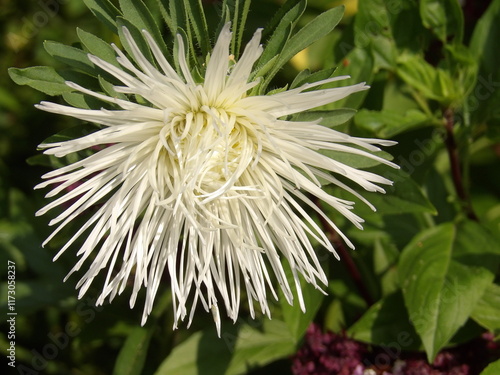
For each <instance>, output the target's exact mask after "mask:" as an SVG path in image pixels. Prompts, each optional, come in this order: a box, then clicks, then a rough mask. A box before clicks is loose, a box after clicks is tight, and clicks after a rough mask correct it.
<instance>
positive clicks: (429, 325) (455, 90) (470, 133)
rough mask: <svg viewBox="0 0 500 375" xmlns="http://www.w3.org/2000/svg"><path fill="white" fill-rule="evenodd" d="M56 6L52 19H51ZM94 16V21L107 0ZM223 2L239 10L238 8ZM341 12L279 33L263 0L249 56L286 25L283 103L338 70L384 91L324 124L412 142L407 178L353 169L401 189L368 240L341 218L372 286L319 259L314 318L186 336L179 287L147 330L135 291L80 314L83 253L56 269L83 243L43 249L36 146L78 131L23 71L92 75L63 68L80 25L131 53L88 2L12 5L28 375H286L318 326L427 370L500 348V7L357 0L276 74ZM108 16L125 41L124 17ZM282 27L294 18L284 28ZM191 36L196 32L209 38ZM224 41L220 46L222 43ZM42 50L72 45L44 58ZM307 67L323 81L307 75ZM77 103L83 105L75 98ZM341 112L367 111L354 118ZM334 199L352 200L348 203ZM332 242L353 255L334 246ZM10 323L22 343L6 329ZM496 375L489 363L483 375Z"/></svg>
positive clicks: (1, 153)
mask: <svg viewBox="0 0 500 375" xmlns="http://www.w3.org/2000/svg"><path fill="white" fill-rule="evenodd" d="M49 3H50V4H52V8H50V7H49V8H47V7H44V6H43V4H49ZM85 3H87V5H90V7H91V8H93V9H94V10H95V9H98V7H99V6H101V5H102V4H108V1H107V0H86V1H85ZM114 3H115V4H117V5H120V6H121V9H122V11H123V13H124V18H125V21H123V22H130V23H132V24H136V25H137V24H138V23H140V22H142V21H140V19H141V18H140V17H139V18H134V17H133V15H134V12H135V11H136V10H137V8H136V7H139V9H140V5H141V4H142V2H140V1H136V2H131V1H124V0H123V1H120V2H118V1H117V2H114ZM118 3H119V4H118ZM145 3H146V4H147V5H148V7H149V9H150V11H151V14H152V16H153V18H154V19H156V20H158V21H160V20H161V19H162V17H163V16H164V13H162V4H163V5H165V4H167V3H169V2H168V1H166V0H165V1H159V2H157V1H145ZM172 3H173V4H175V3H177V2H175V1H174V2H172ZM191 3H193V4H194V3H196V2H191ZM225 3H227V4H228V6H229V7H234V3H233V2H232V1H227V2H225ZM238 3H239V4H240V6H239V8H238V11H239V12H240V13H239V14H241V15H244V14H245V6H244V5H245V4H246V2H243V1H240V2H238ZM340 3H342V2H341V1H326V0H315V1H309V3H308V5H307V6H306V3H305V1H298V0H289V1H288V3H287V4H285V7H287V8H284V9H286V10H285V11H283V13H281V16H282V18H279V19H274V20H273V18H272V16H273V15H274V14H275V13H276V12H277V11H278V9H279V6H280V2H278V1H264V0H254V1H253V2H252V7H251V8H250V11H249V12H248V16H247V24H246V27H245V29H244V32H243V33H242V36H243V39H242V40H243V41H242V43H243V45H244V43H245V41H246V40H248V36H250V35H251V34H252V33H253V31H254V30H255V29H256V28H257V27H263V26H266V25H269V24H271V25H274V27H277V28H278V29H279V30H280V33H278V34H276V35H279V37H276V36H274V34H272V32H271V31H272V29H270V30H269V29H267V30H266V31H267V32H268V34H265V38H271V39H265V40H264V43H266V40H267V42H269V45H271V46H272V48H274V50H273V51H274V52H273V53H270V54H269V61H271V62H273V64H275V65H272V64H271V65H270V66H271V70H270V71H271V72H272V73H274V74H276V75H275V76H274V77H273V79H272V80H271V79H269V80H267V81H266V80H264V83H265V85H269V86H268V88H270V89H275V88H281V87H284V86H285V85H287V84H289V85H291V86H292V87H293V86H297V85H299V84H301V83H303V82H307V81H314V80H318V79H321V78H322V77H323V76H329V75H331V74H332V71H333V70H332V68H334V67H338V69H337V70H336V72H335V74H336V75H342V74H349V75H351V76H352V79H351V81H350V82H353V83H356V82H360V81H366V82H368V83H369V84H370V85H371V86H372V88H371V89H370V90H369V91H368V92H364V93H363V94H358V95H355V96H351V97H349V98H346V99H344V100H342V101H340V102H338V103H334V104H332V105H329V106H326V107H324V108H322V109H321V110H323V111H325V112H324V115H325V118H326V120H327V121H328V124H329V126H332V127H335V128H336V129H339V130H341V131H345V132H349V133H350V134H354V135H359V136H365V137H380V138H387V139H394V140H397V141H398V142H399V144H398V146H395V147H393V148H391V149H390V150H387V151H388V152H390V154H392V156H393V158H394V161H395V162H396V163H397V164H399V165H400V166H401V167H402V169H401V171H393V170H388V169H383V168H381V167H380V166H375V165H373V164H369V165H366V164H363V161H360V160H358V159H356V158H348V159H347V160H345V161H346V162H347V163H350V164H351V165H353V166H357V167H364V168H369V169H372V170H374V171H377V173H380V174H382V175H384V176H386V177H388V178H391V179H392V180H394V181H395V185H394V188H392V189H389V191H388V193H387V194H386V195H385V196H381V195H376V194H371V193H368V194H367V193H363V195H364V196H366V197H367V198H368V200H369V201H370V202H372V203H373V204H374V205H375V206H376V207H377V209H378V211H377V212H376V213H373V212H371V211H370V210H369V209H367V208H366V207H364V206H363V204H362V203H361V202H359V204H357V205H356V210H357V212H358V213H359V214H360V216H362V217H364V218H365V219H366V223H365V229H364V230H363V231H359V230H357V229H356V228H350V227H349V226H348V225H347V223H345V222H344V221H345V220H344V219H343V218H342V217H339V216H338V215H336V214H335V213H333V212H331V213H330V214H331V217H332V219H333V220H334V221H335V222H336V223H338V225H339V226H340V227H341V228H342V229H343V230H344V231H345V232H346V233H347V235H348V236H349V238H350V239H351V240H352V241H353V242H354V243H355V244H356V251H355V252H351V251H350V252H349V257H352V260H353V262H354V264H355V267H356V268H357V269H358V270H360V273H361V279H360V280H356V279H353V277H352V272H349V268H348V266H347V261H346V260H345V257H344V259H343V260H342V261H340V262H337V261H334V259H333V257H332V256H331V255H328V254H326V253H325V252H324V251H323V250H321V249H318V252H319V253H320V254H321V259H322V262H323V264H324V267H325V269H327V270H328V271H329V275H330V283H329V285H328V287H327V291H328V296H323V295H322V294H321V293H319V292H318V291H316V290H314V289H313V288H312V287H310V286H308V285H304V290H305V297H306V305H307V312H306V314H303V313H302V312H301V311H300V309H299V307H298V306H294V307H290V306H288V305H287V303H286V302H283V301H284V299H282V300H281V301H280V302H274V305H273V307H272V309H273V320H271V321H269V320H267V319H266V318H265V317H258V318H257V320H256V321H252V320H251V319H250V318H249V315H248V313H247V311H243V312H242V314H241V319H240V320H239V321H238V323H237V324H236V325H234V326H233V325H232V324H231V323H230V322H229V321H223V332H222V338H221V339H218V338H217V337H216V332H215V329H214V327H213V322H212V318H211V316H210V315H208V314H205V313H204V312H200V313H199V314H198V316H197V317H196V319H195V320H194V323H193V327H191V328H190V329H189V330H188V329H186V328H185V327H182V328H181V329H179V330H178V331H172V329H171V327H172V322H173V320H172V316H171V306H170V295H169V291H168V287H166V288H164V290H163V293H162V294H161V295H160V297H159V298H158V300H157V303H156V308H155V310H154V313H153V315H152V317H151V318H150V319H149V321H148V323H147V324H146V326H145V327H140V326H139V322H140V316H139V314H140V311H139V310H130V309H129V308H128V298H127V296H126V294H125V295H123V296H121V297H117V298H116V299H115V300H114V302H113V303H112V304H111V305H106V306H104V307H99V308H96V307H95V306H94V301H93V300H92V296H96V295H97V294H98V290H96V288H97V286H94V289H91V290H90V291H89V292H88V293H87V295H88V297H84V299H83V300H81V301H79V300H77V299H76V292H75V291H74V286H75V284H76V281H77V278H76V277H72V278H70V279H69V280H68V281H67V282H66V283H62V279H63V278H64V276H65V274H66V273H67V271H69V270H70V269H71V268H72V264H74V262H75V256H74V255H71V254H69V253H68V254H66V255H65V256H63V257H62V259H61V260H59V261H58V262H56V263H52V261H51V259H52V257H53V255H54V254H55V253H56V252H57V249H58V248H59V247H60V246H61V243H64V239H65V238H68V237H67V236H68V234H69V233H63V234H62V235H61V236H59V237H57V239H56V240H54V241H53V242H51V243H50V244H49V245H48V246H47V247H46V248H41V246H40V244H41V243H42V242H43V240H44V239H45V237H47V236H48V234H49V233H50V230H49V228H48V226H47V224H48V221H49V218H46V217H42V218H35V217H34V212H35V211H36V210H37V209H38V208H40V207H42V206H43V204H44V202H43V198H42V197H43V192H39V191H36V192H34V191H33V190H32V187H33V186H34V185H35V184H36V183H37V182H38V181H39V176H40V175H41V174H43V173H44V172H45V171H47V170H48V167H54V163H55V161H54V160H50V159H47V158H44V157H41V156H39V155H37V153H36V151H35V150H36V146H37V145H38V144H39V143H40V142H41V141H42V140H43V139H45V138H47V137H48V136H50V135H52V134H55V133H58V132H60V131H62V130H64V129H68V128H71V127H73V126H76V125H78V121H76V120H72V119H68V118H63V117H58V116H53V115H50V114H47V113H43V112H40V111H36V110H35V109H34V108H33V104H35V103H38V102H39V101H41V100H44V99H47V98H48V94H49V95H50V94H60V93H63V91H64V90H65V89H64V88H63V87H64V85H62V84H61V83H60V82H59V83H58V82H57V80H58V79H59V78H58V77H59V76H58V75H57V74H56V73H55V71H53V70H48V69H47V68H37V69H31V70H23V69H24V68H27V67H31V66H50V67H54V68H56V70H57V71H58V72H59V73H58V74H60V75H61V76H63V77H76V78H77V79H78V74H80V75H81V73H75V72H74V71H73V70H71V69H69V70H68V66H67V65H65V64H64V63H69V64H70V65H71V64H73V65H75V64H76V65H75V67H76V69H77V70H83V71H85V69H86V68H87V67H86V66H85V63H82V61H80V60H78V53H77V51H74V50H68V49H67V48H66V47H63V46H62V45H60V44H59V43H63V44H66V45H72V44H75V43H78V41H79V38H80V40H82V41H83V39H82V35H83V33H82V31H79V32H78V33H77V31H76V27H78V28H80V29H82V30H85V31H86V32H90V33H92V34H95V35H98V36H99V37H100V38H101V39H102V40H104V41H106V42H108V43H109V42H115V43H119V39H118V37H117V36H116V35H115V34H114V33H113V32H112V30H110V29H109V28H108V27H106V25H104V24H103V23H100V22H99V21H98V20H97V19H96V18H95V17H94V16H93V15H92V13H91V12H90V11H89V10H88V8H87V7H86V6H85V4H84V2H83V1H62V0H59V1H40V2H29V3H20V2H15V1H11V0H2V1H1V2H0V4H1V6H0V21H1V22H0V24H1V25H2V26H0V27H1V28H2V31H1V33H2V34H1V35H2V41H3V43H2V44H1V46H0V49H1V55H2V59H0V65H1V66H0V69H1V71H2V72H3V73H2V74H1V75H0V79H1V81H0V131H1V136H0V258H1V262H0V264H2V265H3V266H1V267H0V274H1V275H2V279H3V280H7V262H8V260H10V261H14V262H15V264H16V311H17V312H18V316H17V324H16V328H17V331H16V358H17V364H18V366H24V367H23V368H24V369H25V370H24V371H27V372H24V373H30V372H29V369H32V370H35V371H40V372H41V373H47V374H69V373H71V374H111V373H113V374H131V375H132V374H157V375H162V374H169V375H170V374H223V373H224V374H240V373H247V372H248V373H252V374H259V373H262V374H264V373H269V372H270V371H279V373H287V371H288V372H289V371H290V370H289V368H290V362H289V359H288V358H289V357H290V356H291V355H293V354H294V353H295V352H296V351H297V349H298V348H299V347H300V345H301V342H302V341H301V340H302V337H303V335H304V333H305V330H306V328H307V326H308V325H309V324H310V323H311V322H312V321H315V322H317V323H319V324H320V325H321V326H322V327H324V328H325V329H329V330H332V331H335V332H340V331H343V330H346V331H347V333H348V335H349V336H351V337H353V338H355V339H357V340H360V341H363V342H367V343H370V344H373V345H375V346H377V345H387V344H389V343H394V342H395V343H398V344H399V345H400V346H401V348H402V349H403V350H422V351H425V353H426V354H427V357H428V359H429V360H430V361H432V359H433V358H434V357H435V356H436V354H437V353H438V352H439V350H441V349H442V348H444V347H446V346H449V345H454V344H457V343H462V342H466V341H468V340H470V339H471V338H474V337H478V336H479V335H480V334H481V333H482V332H485V331H491V332H493V333H494V334H495V335H498V333H499V332H500V285H499V263H500V245H499V244H500V231H499V229H500V201H499V195H500V173H499V170H500V164H499V162H498V159H499V155H500V143H499V142H500V111H499V108H500V106H499V104H500V69H499V63H500V49H499V48H498V41H499V40H500V22H499V21H500V1H499V0H494V1H491V3H490V4H489V7H488V8H487V10H486V6H484V8H485V12H484V13H483V12H480V13H478V15H481V17H480V18H478V17H476V16H475V15H471V14H468V13H467V12H465V14H464V12H463V9H462V8H461V7H460V5H459V3H458V1H456V0H421V1H414V0H360V1H359V4H357V7H356V6H355V5H356V2H355V1H346V3H347V5H348V8H347V10H348V12H347V14H346V15H345V16H344V18H343V19H342V21H341V22H340V24H339V25H338V26H337V27H336V28H335V29H334V30H333V31H332V32H331V33H329V34H328V35H327V36H326V37H322V38H320V40H319V41H318V42H317V43H315V44H313V45H312V46H311V47H310V48H309V49H308V50H307V53H306V55H300V56H299V57H296V58H295V59H294V63H293V64H286V65H284V66H283V67H282V66H281V65H280V64H279V63H280V62H281V61H283V63H284V62H285V61H286V60H288V58H289V57H291V56H293V55H294V54H295V53H296V52H298V51H299V50H300V49H301V47H303V44H305V43H306V42H307V41H305V40H304V37H309V36H310V38H311V41H312V40H313V39H314V40H315V39H316V37H320V36H322V34H326V33H327V31H328V30H326V29H331V26H333V24H331V22H333V20H334V19H335V17H337V13H335V12H337V11H329V13H327V15H323V16H322V17H324V18H322V20H323V21H313V20H314V17H316V16H318V15H320V14H322V13H323V12H326V11H328V10H329V9H330V8H332V7H333V6H335V5H339V4H340ZM54 4H55V5H54ZM134 4H135V5H134ZM137 4H139V5H137ZM208 6H209V7H211V8H210V9H211V10H210V11H209V12H208V13H207V15H208V22H209V24H217V23H218V20H217V12H216V9H221V8H220V5H219V6H218V5H217V4H215V5H208ZM217 7H219V8H217ZM56 8H57V9H56ZM108 8H109V7H108ZM167 9H168V5H167ZM181 14H182V12H181ZM101 15H102V14H101ZM338 15H340V13H338ZM287 17H288V18H287ZM101 18H104V20H105V21H106V23H108V26H109V25H111V26H112V28H113V22H114V19H113V17H106V16H105V17H101ZM283 18H285V19H287V20H288V19H289V22H288V23H282V24H280V22H279V21H280V20H281V19H283ZM325 20H326V21H328V22H327V23H326V24H322V23H321V22H326V21H325ZM170 22H174V23H176V22H178V23H179V24H180V25H182V22H183V21H182V17H180V18H175V17H173V21H172V19H171V20H170ZM306 25H308V26H306ZM198 26H199V24H198ZM292 26H294V27H295V29H294V30H295V32H296V30H300V28H302V27H304V26H306V27H309V28H310V29H307V30H308V32H307V33H305V32H303V33H302V35H301V37H300V38H298V37H296V38H295V39H294V38H293V37H291V38H290V39H288V41H287V35H289V33H290V31H291V28H292ZM190 27H192V29H191V31H192V32H193V34H196V27H197V24H196V23H193V24H192V25H191V26H190ZM280 27H281V29H280ZM188 29H189V27H188ZM325 30H326V31H325ZM165 31H166V28H162V32H165ZM290 35H293V33H292V34H290ZM210 36H211V38H212V40H211V41H212V42H213V37H214V35H210ZM273 37H274V38H273ZM45 40H52V41H55V42H57V43H52V42H47V43H45V44H44V41H45ZM204 40H205V42H206V43H207V44H206V45H202V43H200V49H201V50H202V52H203V51H204V50H208V49H209V45H208V42H209V40H208V39H204ZM270 41H272V42H273V43H274V44H272V43H270ZM200 42H202V40H201V41H200ZM287 43H288V44H287ZM83 44H85V43H83ZM44 46H45V48H44ZM77 47H78V48H81V46H79V45H77ZM94 47H95V48H97V47H96V46H95V45H94ZM83 48H92V46H91V45H86V46H84V47H83ZM71 51H72V52H71ZM71 53H75V55H72V54H71ZM280 53H281V54H280ZM51 55H52V56H51ZM275 55H276V56H278V57H277V58H276V60H274V61H272V60H271V59H272V58H273V57H274V56H275ZM304 58H305V63H304ZM300 59H302V60H300ZM78 64H80V65H78ZM304 65H307V66H309V67H310V68H311V69H313V70H314V71H321V73H319V74H317V75H311V71H308V70H302V71H301V69H303V68H304ZM11 66H13V67H16V68H18V69H13V70H10V78H9V77H8V75H7V73H6V72H7V68H9V67H11ZM75 74H76V76H75ZM12 80H13V81H15V82H17V83H18V84H21V85H28V86H32V87H34V88H36V89H38V90H40V91H41V92H38V91H35V90H33V89H32V88H29V87H27V86H18V85H16V84H15V83H14V82H13V81H12ZM54 80H55V81H56V83H54ZM342 84H345V82H342ZM265 85H264V86H265ZM261 87H263V86H261ZM65 95H66V96H65V97H64V98H65V99H66V100H69V101H71V100H72V98H71V97H70V94H69V93H66V94H65ZM50 100H56V101H57V100H60V101H62V99H59V98H50ZM73 100H76V99H75V98H73ZM343 108H354V109H357V110H358V112H357V114H356V115H355V116H354V117H353V114H354V113H353V112H352V111H349V110H343ZM326 111H330V112H326ZM332 157H341V155H332ZM26 160H28V162H26ZM325 189H327V190H329V189H333V188H331V187H330V186H325ZM331 192H332V193H333V194H336V195H340V196H342V195H345V197H346V198H348V199H352V197H350V196H348V195H347V194H346V193H344V192H342V191H333V190H332V191H331ZM328 230H329V229H328V228H326V227H325V231H328ZM332 240H333V241H339V240H338V239H337V238H336V237H335V235H334V234H333V233H332ZM338 246H340V247H342V246H343V245H342V244H341V243H340V242H339V243H338ZM351 271H352V270H351ZM7 290H8V289H7V282H6V281H3V282H2V285H1V286H0V306H1V314H0V315H1V316H4V317H5V316H6V312H7ZM0 325H1V327H2V332H7V327H8V326H7V324H6V322H5V319H4V321H1V322H0ZM4 328H5V331H4ZM403 337H404V339H403ZM8 341H9V340H8V339H7V335H6V334H2V336H0V348H1V349H2V353H5V352H6V349H7V348H8V347H9V342H8ZM52 344H57V345H58V346H57V347H56V351H55V352H53V351H52V352H50V348H49V349H47V348H48V345H52ZM47 353H49V354H47ZM495 366H496V367H495ZM498 366H499V365H498V363H497V364H493V365H491V366H490V368H489V370H486V372H485V374H490V373H491V374H492V373H493V372H492V371H495V368H498ZM19 368H20V367H18V370H19ZM491 369H493V370H491ZM488 371H489V372H488ZM20 373H23V372H20Z"/></svg>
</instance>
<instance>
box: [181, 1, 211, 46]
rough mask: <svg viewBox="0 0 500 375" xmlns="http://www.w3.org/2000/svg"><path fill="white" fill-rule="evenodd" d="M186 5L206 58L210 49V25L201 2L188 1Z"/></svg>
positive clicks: (199, 44)
mask: <svg viewBox="0 0 500 375" xmlns="http://www.w3.org/2000/svg"><path fill="white" fill-rule="evenodd" d="M185 5H186V8H187V9H186V10H187V14H188V16H189V19H190V21H191V22H190V25H191V27H192V29H193V32H194V35H195V37H196V41H197V44H198V46H199V47H200V49H201V53H202V55H203V56H206V55H207V53H208V51H209V49H210V39H209V38H208V37H207V35H208V25H207V20H206V19H205V11H204V10H203V5H202V3H201V0H195V1H186V2H185Z"/></svg>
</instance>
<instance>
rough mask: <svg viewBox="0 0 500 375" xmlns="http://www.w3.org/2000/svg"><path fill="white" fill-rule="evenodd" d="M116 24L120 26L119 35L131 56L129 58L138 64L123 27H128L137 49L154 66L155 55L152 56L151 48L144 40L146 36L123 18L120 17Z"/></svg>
mask: <svg viewBox="0 0 500 375" xmlns="http://www.w3.org/2000/svg"><path fill="white" fill-rule="evenodd" d="M116 24H117V25H118V35H119V36H120V40H121V41H122V44H123V47H124V48H125V50H126V51H127V53H128V54H129V56H131V57H132V58H133V60H134V61H135V62H137V63H138V61H137V59H136V58H135V56H134V54H133V52H132V48H131V47H130V45H129V43H128V41H127V39H125V34H124V33H123V27H126V28H127V29H128V31H129V32H130V34H131V35H132V38H133V40H134V41H135V43H136V44H137V47H139V50H140V51H141V53H142V54H143V55H144V57H145V58H146V59H147V60H148V61H149V62H150V63H151V64H153V66H154V65H155V62H154V58H153V55H152V54H151V51H150V50H149V46H148V44H147V42H146V39H144V36H143V35H142V33H141V32H140V31H139V29H138V28H137V27H135V25H134V24H132V23H131V22H130V21H129V20H127V19H125V18H122V17H118V18H117V19H116Z"/></svg>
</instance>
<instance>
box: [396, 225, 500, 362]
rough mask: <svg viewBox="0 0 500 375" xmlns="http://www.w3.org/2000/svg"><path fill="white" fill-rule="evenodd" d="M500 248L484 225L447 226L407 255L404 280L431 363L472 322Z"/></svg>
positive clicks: (423, 236) (423, 237)
mask: <svg viewBox="0 0 500 375" xmlns="http://www.w3.org/2000/svg"><path fill="white" fill-rule="evenodd" d="M499 255H500V249H499V245H498V243H496V241H495V239H494V238H493V237H492V236H491V235H490V234H489V233H488V232H487V231H486V230H485V229H483V228H482V227H481V226H480V225H479V224H477V223H474V222H468V221H467V222H463V223H460V224H457V225H453V224H451V223H445V224H442V225H440V226H437V227H434V228H431V229H429V230H426V231H424V232H421V233H420V234H418V235H417V236H416V237H415V238H414V239H413V240H412V241H411V242H410V244H408V246H406V248H405V249H404V250H403V251H402V254H401V257H400V261H399V268H398V273H399V279H400V282H401V284H402V290H403V295H404V299H405V304H406V307H407V309H408V312H409V316H410V319H411V321H412V323H413V324H414V326H415V330H416V331H417V332H418V334H419V335H420V337H421V339H422V343H423V345H424V348H425V351H426V353H427V357H428V360H429V362H432V360H433V359H434V357H435V356H436V354H437V353H438V351H439V350H440V349H441V348H442V347H443V346H444V345H446V344H447V343H448V342H449V341H450V339H451V338H452V336H453V335H454V334H455V333H456V332H457V330H458V329H459V328H460V327H461V326H462V325H463V324H464V323H465V322H466V321H467V319H468V318H469V316H470V315H471V313H472V311H473V310H474V309H475V307H476V305H477V302H478V301H479V299H480V298H481V296H482V294H483V293H484V291H485V290H486V288H487V287H488V286H489V285H491V282H492V281H493V278H494V271H493V270H494V269H495V268H496V267H497V266H498V261H499V258H500V257H499Z"/></svg>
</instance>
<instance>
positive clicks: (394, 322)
mask: <svg viewBox="0 0 500 375" xmlns="http://www.w3.org/2000/svg"><path fill="white" fill-rule="evenodd" d="M348 334H349V337H352V338H353V339H355V340H359V341H363V342H366V343H369V344H373V345H379V346H392V347H393V349H394V348H397V349H398V351H399V352H400V351H401V350H419V349H420V348H421V347H422V342H421V341H420V338H419V337H418V334H417V333H416V332H415V328H414V327H413V326H412V325H411V323H410V321H409V319H408V312H407V311H406V308H405V305H404V300H403V295H402V294H401V292H400V291H398V292H395V293H393V294H391V295H388V296H387V297H384V298H383V299H381V300H380V301H378V302H376V303H375V304H374V305H373V306H371V307H370V308H369V309H368V311H367V312H366V313H365V314H364V315H363V316H362V317H361V318H360V319H359V320H358V321H357V322H356V323H355V324H354V325H352V326H351V328H349V330H348Z"/></svg>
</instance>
